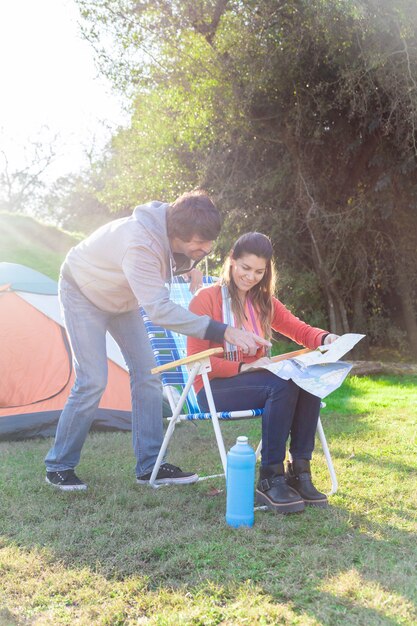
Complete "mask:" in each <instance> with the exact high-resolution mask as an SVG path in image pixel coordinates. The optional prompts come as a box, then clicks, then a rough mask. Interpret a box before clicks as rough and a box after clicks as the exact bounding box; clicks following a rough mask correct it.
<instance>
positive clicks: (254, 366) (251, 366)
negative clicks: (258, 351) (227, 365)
mask: <svg viewBox="0 0 417 626" xmlns="http://www.w3.org/2000/svg"><path fill="white" fill-rule="evenodd" d="M270 363H272V361H271V359H270V358H268V357H267V356H263V357H262V358H261V359H258V360H257V361H254V362H253V363H243V365H242V367H241V368H240V372H239V373H240V374H242V373H243V372H250V371H251V370H258V369H260V368H261V367H264V366H265V365H269V364H270Z"/></svg>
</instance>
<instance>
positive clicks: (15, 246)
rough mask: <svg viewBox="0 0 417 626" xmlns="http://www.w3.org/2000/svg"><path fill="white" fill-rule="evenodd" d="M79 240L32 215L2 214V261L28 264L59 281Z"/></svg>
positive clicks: (0, 226) (0, 237) (0, 239)
mask: <svg viewBox="0 0 417 626" xmlns="http://www.w3.org/2000/svg"><path fill="white" fill-rule="evenodd" d="M79 239H80V236H79V235H72V234H70V233H67V232H65V231H63V230H61V229H59V228H56V227H55V226H48V225H47V224H43V223H41V222H38V221H37V220H35V219H33V218H32V217H29V216H28V215H20V214H18V213H16V214H13V213H5V212H0V261H6V262H7V263H20V264H21V265H27V266H28V267H31V268H33V269H36V270H38V271H39V272H42V273H43V274H46V275H47V276H50V278H53V279H55V280H57V279H58V275H59V267H60V265H61V263H62V261H63V259H64V257H65V255H66V253H67V252H68V250H69V249H70V248H71V247H72V246H74V245H75V244H76V243H78V241H79Z"/></svg>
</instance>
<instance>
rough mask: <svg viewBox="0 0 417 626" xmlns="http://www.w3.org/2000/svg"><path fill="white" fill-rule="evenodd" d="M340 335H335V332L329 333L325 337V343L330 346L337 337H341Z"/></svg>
mask: <svg viewBox="0 0 417 626" xmlns="http://www.w3.org/2000/svg"><path fill="white" fill-rule="evenodd" d="M339 336H340V335H335V334H334V333H329V334H328V335H327V337H325V338H324V342H323V345H324V346H328V345H329V343H333V341H336V339H339Z"/></svg>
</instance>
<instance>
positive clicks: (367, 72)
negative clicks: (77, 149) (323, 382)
mask: <svg viewBox="0 0 417 626" xmlns="http://www.w3.org/2000/svg"><path fill="white" fill-rule="evenodd" d="M79 4H80V6H81V7H82V12H83V16H84V20H85V33H86V36H88V38H89V39H90V40H91V41H93V42H94V43H95V45H96V46H97V47H98V48H99V47H100V43H101V42H103V41H104V40H105V37H107V38H108V36H109V33H110V34H111V35H112V36H114V42H115V44H116V45H115V53H114V54H113V50H111V53H109V48H107V50H106V49H105V48H103V47H102V48H101V51H100V58H101V60H102V62H103V70H104V71H106V72H107V73H108V75H110V76H113V78H114V80H115V82H116V83H117V84H118V85H119V86H120V85H122V86H123V87H124V88H126V87H127V88H129V89H131V90H132V93H133V94H134V100H133V109H132V110H133V115H132V124H131V127H130V129H128V130H126V131H123V132H121V133H119V134H118V135H117V136H116V137H115V138H114V141H113V145H112V150H113V157H112V158H111V159H110V162H109V163H108V167H107V170H106V172H107V175H108V176H109V181H108V182H107V183H106V184H105V186H104V188H103V192H102V194H103V195H102V196H100V197H101V198H104V199H106V201H108V202H109V203H110V205H111V206H113V207H115V208H117V209H120V208H123V209H125V208H126V207H127V205H128V204H130V203H132V201H133V200H134V198H137V199H144V198H143V197H142V196H141V193H145V194H147V195H148V197H150V196H153V195H154V194H156V196H157V197H158V196H159V197H161V196H163V195H165V194H168V195H170V196H171V195H175V193H176V192H177V191H181V190H182V189H183V188H185V187H189V186H193V185H194V184H200V185H204V186H206V187H208V188H209V189H211V190H213V191H215V193H216V195H217V198H218V201H219V202H220V204H221V206H222V207H223V209H224V211H225V214H226V229H225V231H224V232H225V233H226V234H225V235H224V236H223V238H222V240H221V241H220V245H219V250H220V251H224V250H226V249H227V247H228V245H229V244H230V239H231V237H233V236H234V235H235V234H237V233H239V232H242V231H244V230H248V229H255V228H258V229H260V230H263V231H264V232H267V233H268V234H270V235H271V237H272V239H273V242H274V245H275V250H276V252H277V255H278V257H279V259H280V260H281V261H282V262H283V263H284V264H285V267H286V268H287V272H289V275H291V276H292V277H293V278H294V277H295V278H296V277H297V275H299V274H301V275H302V276H304V277H305V276H308V275H310V276H311V269H312V268H314V274H315V276H316V278H317V280H318V283H319V285H320V288H321V292H322V294H323V296H324V300H325V302H326V303H327V312H328V318H329V323H330V327H331V329H332V330H333V331H336V332H347V331H349V330H350V328H355V329H357V330H364V331H366V330H368V331H369V333H370V334H371V337H372V336H373V338H375V339H378V338H381V337H383V338H384V340H387V339H388V340H389V339H390V340H391V343H393V344H394V343H395V341H397V342H398V337H399V336H400V333H398V332H397V330H396V329H395V328H394V326H393V324H392V322H391V318H393V317H394V316H395V315H397V311H398V310H399V308H401V311H402V318H401V319H398V323H399V328H400V329H401V328H403V329H405V331H406V333H407V338H408V342H409V344H410V345H411V346H412V349H413V350H414V352H415V353H416V354H417V323H416V309H415V302H416V297H415V296H416V293H417V267H416V261H415V254H414V253H413V250H414V249H415V247H416V239H417V235H416V233H417V229H416V228H415V226H416V220H417V216H416V193H417V168H416V165H417V163H416V155H417V151H416V132H415V131H416V121H417V93H416V92H417V45H416V44H417V41H416V33H417V28H416V26H417V11H416V10H415V3H414V2H412V1H411V0H395V1H392V0H378V1H377V0H346V1H344V2H340V1H339V0H308V1H307V0H288V1H287V2H284V1H277V0H263V1H261V2H254V1H250V0H239V1H227V0H223V1H221V0H217V1H216V0H198V1H197V2H195V1H193V2H191V0H186V1H183V2H176V1H164V0H160V1H155V2H152V3H146V2H133V1H129V0H102V1H101V2H98V1H91V0H90V1H82V2H79ZM104 36H105V37H104ZM125 59H126V61H125ZM228 231H231V232H232V233H233V234H232V235H230V232H229V234H228ZM398 302H399V303H400V304H401V306H400V307H398Z"/></svg>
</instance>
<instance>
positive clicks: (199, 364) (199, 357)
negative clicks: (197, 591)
mask: <svg viewBox="0 0 417 626" xmlns="http://www.w3.org/2000/svg"><path fill="white" fill-rule="evenodd" d="M220 352H221V353H222V352H223V349H222V348H213V349H211V350H205V351H204V352H200V353H198V354H194V355H192V356H189V357H185V358H183V359H178V360H176V361H172V362H171V363H168V364H166V365H161V366H158V367H155V368H154V369H153V370H152V373H153V374H159V373H162V372H164V371H167V370H169V369H173V368H175V367H177V366H180V365H185V366H186V368H187V370H188V380H187V381H186V384H185V386H184V388H183V390H182V393H181V395H180V397H179V398H174V395H173V393H170V392H168V394H167V395H168V401H169V403H170V406H171V410H172V416H171V417H170V418H168V419H169V425H168V428H167V431H166V433H165V437H164V440H163V442H162V446H161V449H160V451H159V454H158V457H157V460H156V463H155V466H154V468H153V470H152V474H151V478H150V481H149V482H150V485H151V486H152V487H154V488H156V487H158V486H159V485H158V484H156V483H155V479H156V476H157V474H158V471H159V468H160V466H161V463H162V461H163V459H164V457H165V453H166V451H167V448H168V444H169V442H170V440H171V437H172V435H173V434H174V430H175V426H176V425H177V423H178V422H180V421H187V417H186V416H185V415H183V414H181V411H182V408H183V406H184V403H185V400H186V398H187V395H188V392H189V390H190V388H191V386H192V384H193V383H194V380H195V377H196V376H197V375H201V376H202V380H203V385H204V390H205V392H206V397H207V404H208V406H209V413H210V417H211V421H212V424H213V429H214V434H215V437H216V442H217V447H218V450H219V454H220V459H221V462H222V466H223V471H224V474H214V475H211V476H203V477H200V478H199V480H207V479H208V478H214V477H217V476H224V475H225V474H226V468H227V455H226V449H225V445H224V440H223V435H222V432H221V428H220V422H219V414H218V412H217V409H216V405H215V402H214V398H213V393H212V390H211V385H210V380H209V377H208V373H209V372H210V371H211V365H210V356H212V355H214V354H219V353H220ZM250 416H252V411H251V410H248V411H233V412H231V419H238V418H244V417H250ZM317 434H318V436H319V439H320V443H321V446H322V449H323V453H324V456H325V459H326V463H327V467H328V470H329V474H330V480H331V485H332V486H331V490H330V492H329V494H328V495H329V496H331V495H333V494H335V493H336V491H337V488H338V483H337V477H336V472H335V469H334V466H333V461H332V457H331V455H330V451H329V447H328V445H327V440H326V436H325V434H324V430H323V426H322V423H321V420H320V418H319V420H318V423H317ZM261 448H262V439H261V441H260V442H259V445H258V447H257V449H256V458H257V459H258V458H259V456H260V453H261Z"/></svg>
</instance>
